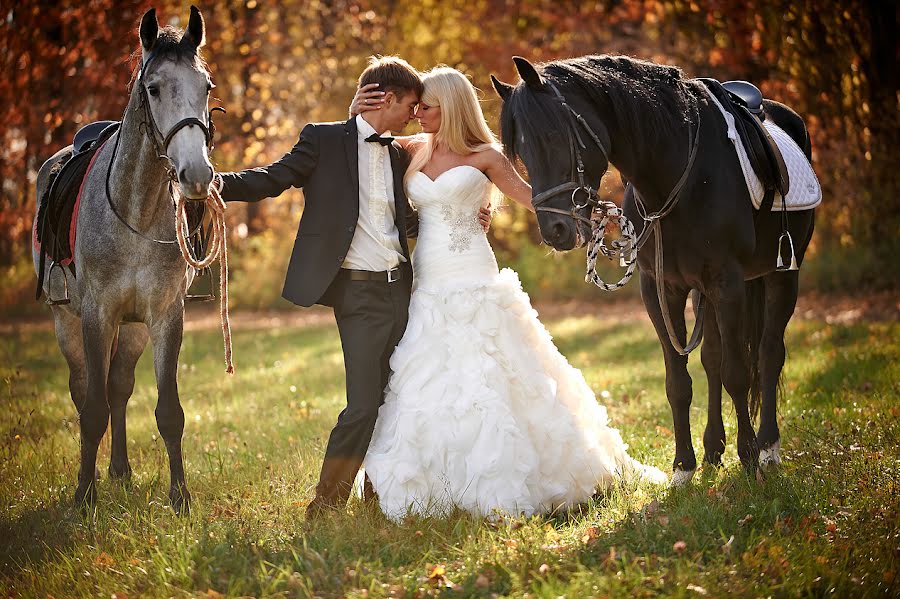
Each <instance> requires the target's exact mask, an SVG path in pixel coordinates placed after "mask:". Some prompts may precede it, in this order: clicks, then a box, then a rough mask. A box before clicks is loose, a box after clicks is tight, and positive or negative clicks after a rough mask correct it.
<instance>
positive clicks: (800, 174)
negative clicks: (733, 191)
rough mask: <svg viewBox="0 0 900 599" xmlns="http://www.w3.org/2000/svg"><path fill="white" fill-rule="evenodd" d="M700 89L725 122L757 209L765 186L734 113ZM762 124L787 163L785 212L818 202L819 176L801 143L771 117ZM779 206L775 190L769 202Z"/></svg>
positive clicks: (819, 201) (819, 200)
mask: <svg viewBox="0 0 900 599" xmlns="http://www.w3.org/2000/svg"><path fill="white" fill-rule="evenodd" d="M703 89H705V90H706V93H707V94H708V95H709V97H710V98H712V101H713V102H714V103H715V105H716V106H717V107H718V108H719V112H721V113H722V116H723V117H724V118H725V122H726V123H727V124H728V139H730V140H731V143H732V145H733V146H734V151H735V152H737V156H738V161H739V162H740V163H741V170H742V171H743V172H744V181H745V182H746V183H747V191H749V192H750V199H751V201H752V202H753V206H754V207H755V208H759V206H760V204H761V203H762V199H763V195H765V189H763V185H762V182H761V181H760V180H759V177H757V176H756V172H755V171H754V170H753V166H752V165H751V163H750V158H749V157H748V156H747V150H746V149H745V148H744V144H743V143H742V142H741V140H740V138H738V133H737V129H736V128H735V126H734V116H732V115H731V113H729V112H727V111H726V110H725V109H724V108H723V107H722V105H721V104H720V103H719V100H718V99H717V98H716V97H715V96H714V95H713V94H712V92H711V91H709V89H708V88H707V87H706V86H703ZM763 125H764V126H765V128H766V130H767V131H768V132H769V135H771V136H772V139H774V140H775V143H776V144H777V145H778V149H779V150H781V156H782V158H784V163H785V165H787V169H788V175H789V176H790V184H791V186H790V189H789V190H788V195H787V210H788V212H791V211H794V210H809V209H811V208H815V207H816V206H818V205H819V204H821V203H822V186H821V185H819V179H818V177H816V173H815V172H813V169H812V165H810V163H809V160H807V159H806V155H805V154H804V153H803V150H801V149H800V146H798V145H797V144H796V142H794V140H793V139H791V136H790V135H788V134H787V133H785V132H784V130H783V129H782V128H781V127H779V126H778V125H776V124H775V123H773V122H772V120H771V119H766V120H765V121H764V122H763ZM781 209H782V199H781V194H780V193H778V192H775V201H774V202H773V203H772V210H781Z"/></svg>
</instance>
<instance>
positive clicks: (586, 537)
mask: <svg viewBox="0 0 900 599" xmlns="http://www.w3.org/2000/svg"><path fill="white" fill-rule="evenodd" d="M599 535H600V529H599V528H597V527H596V526H591V527H590V528H588V529H587V530H585V531H584V534H583V535H582V536H581V542H582V543H584V544H585V545H590V544H592V543H593V542H594V541H596V540H597V537H598V536H599Z"/></svg>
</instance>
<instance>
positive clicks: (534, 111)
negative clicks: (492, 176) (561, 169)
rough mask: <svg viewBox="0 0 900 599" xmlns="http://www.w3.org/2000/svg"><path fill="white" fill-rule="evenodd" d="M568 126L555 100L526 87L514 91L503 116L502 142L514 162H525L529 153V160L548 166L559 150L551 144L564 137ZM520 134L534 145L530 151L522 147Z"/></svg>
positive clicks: (504, 106) (504, 108) (545, 93)
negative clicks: (520, 159) (525, 154)
mask: <svg viewBox="0 0 900 599" xmlns="http://www.w3.org/2000/svg"><path fill="white" fill-rule="evenodd" d="M567 126H568V124H567V122H566V121H565V115H564V114H563V112H562V108H561V107H560V106H559V104H558V103H557V102H556V100H555V98H553V97H552V96H550V94H549V93H547V92H546V91H536V90H533V89H531V88H529V87H528V86H527V85H525V84H524V83H520V84H519V85H517V86H516V87H515V89H513V91H512V93H511V94H510V95H509V98H507V99H506V101H505V102H504V105H503V111H502V112H501V127H500V128H501V139H502V141H503V146H504V149H505V150H506V153H507V155H508V156H509V158H510V159H511V160H515V159H517V158H522V155H521V154H522V153H523V152H527V153H528V155H529V156H528V157H529V158H532V159H534V160H532V162H534V161H537V162H540V163H542V164H541V165H542V166H548V159H549V158H550V157H551V156H553V155H554V154H555V153H556V152H557V150H558V148H556V147H555V146H554V145H553V144H552V143H551V142H550V139H551V136H553V135H554V134H559V133H562V132H563V131H565V127H567ZM520 131H521V133H523V134H524V136H525V137H526V139H527V140H528V144H530V145H529V146H528V147H527V148H521V147H519V145H520V144H519V140H518V137H519V132H520Z"/></svg>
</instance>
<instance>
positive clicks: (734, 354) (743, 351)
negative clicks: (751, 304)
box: [716, 266, 759, 471]
mask: <svg viewBox="0 0 900 599" xmlns="http://www.w3.org/2000/svg"><path fill="white" fill-rule="evenodd" d="M719 281H720V282H719V285H718V289H717V294H716V295H717V302H716V322H717V323H718V325H719V338H720V339H721V343H722V383H723V384H724V385H725V390H726V391H727V392H728V395H730V396H731V400H732V402H733V403H734V410H735V413H736V415H737V429H738V431H737V447H738V456H739V457H740V459H741V463H742V464H743V465H744V468H746V469H747V470H748V471H756V467H757V460H758V459H759V447H758V446H757V445H756V435H755V434H754V433H753V425H752V423H751V422H750V409H749V406H748V400H749V396H750V368H749V356H748V352H747V347H746V337H745V331H744V307H745V303H746V302H745V291H744V276H743V273H742V271H741V269H740V267H739V266H735V267H734V268H733V269H732V270H731V272H729V271H723V272H722V273H721V276H720V279H719Z"/></svg>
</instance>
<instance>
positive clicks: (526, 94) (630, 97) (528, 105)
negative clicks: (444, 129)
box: [501, 56, 689, 160]
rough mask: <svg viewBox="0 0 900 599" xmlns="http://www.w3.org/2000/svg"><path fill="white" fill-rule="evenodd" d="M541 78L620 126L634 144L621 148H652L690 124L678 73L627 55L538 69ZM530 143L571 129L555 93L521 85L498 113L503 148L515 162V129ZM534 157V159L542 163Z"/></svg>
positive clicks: (576, 60) (574, 60) (585, 58)
mask: <svg viewBox="0 0 900 599" xmlns="http://www.w3.org/2000/svg"><path fill="white" fill-rule="evenodd" d="M537 68H538V71H539V72H540V73H541V75H542V77H543V78H544V79H545V80H547V81H551V82H553V83H554V84H556V86H557V87H558V88H559V89H560V91H561V92H562V93H563V95H565V96H567V97H569V94H580V95H582V96H584V97H586V98H587V99H588V100H589V101H590V102H591V103H593V104H595V105H597V106H598V107H600V109H601V110H602V112H603V114H605V115H609V117H611V118H612V119H613V120H615V121H616V122H617V123H619V124H620V125H621V129H622V131H623V132H624V133H626V134H627V135H629V136H632V137H633V139H627V140H625V143H642V144H647V143H653V142H654V141H656V140H659V139H663V138H671V136H672V135H674V134H675V133H676V132H678V131H680V130H681V128H682V127H683V125H684V123H685V121H687V120H689V110H688V106H689V102H688V98H687V95H688V91H687V88H686V86H685V85H683V83H685V79H684V78H683V74H682V72H681V69H679V68H677V67H672V66H666V65H658V64H655V63H652V62H647V61H644V60H639V59H636V58H630V57H627V56H583V57H581V58H571V59H567V60H558V61H553V62H549V63H545V64H543V65H538V66H537ZM517 126H519V127H522V128H523V130H524V131H523V132H524V133H525V134H526V135H527V137H528V138H529V139H532V140H546V139H550V138H552V137H553V136H554V135H556V134H558V132H560V131H565V129H566V128H567V127H568V126H569V124H568V120H567V118H566V117H565V115H564V112H563V110H562V108H561V107H560V104H559V102H558V100H557V99H556V97H555V96H554V95H553V93H552V92H551V91H550V90H549V89H547V90H538V91H535V90H533V89H531V88H529V87H528V86H527V85H525V84H524V83H520V84H519V85H518V86H516V88H515V89H514V90H513V92H512V93H511V94H510V96H509V98H508V99H507V100H506V105H505V106H504V109H503V111H502V114H501V133H502V141H503V146H504V148H505V151H506V153H507V155H508V156H509V157H510V159H513V160H514V159H515V158H517V157H518V153H519V151H520V149H519V148H517V144H516V136H517V135H518V132H517V131H516V127H517ZM538 154H541V155H544V154H545V153H544V152H540V153H536V156H535V158H538V159H541V157H540V156H539V155H538Z"/></svg>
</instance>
